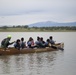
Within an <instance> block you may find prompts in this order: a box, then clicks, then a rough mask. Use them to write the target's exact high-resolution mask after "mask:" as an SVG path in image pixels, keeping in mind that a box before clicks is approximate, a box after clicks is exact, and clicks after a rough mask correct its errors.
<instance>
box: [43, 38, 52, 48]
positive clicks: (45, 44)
mask: <svg viewBox="0 0 76 75" xmlns="http://www.w3.org/2000/svg"><path fill="white" fill-rule="evenodd" d="M44 47H51V44H50V40H49V39H47V40H46V42H45V43H44Z"/></svg>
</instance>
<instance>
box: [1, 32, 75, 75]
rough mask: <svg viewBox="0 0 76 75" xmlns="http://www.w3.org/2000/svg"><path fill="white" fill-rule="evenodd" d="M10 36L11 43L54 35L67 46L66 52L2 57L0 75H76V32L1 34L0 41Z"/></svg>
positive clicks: (65, 47)
mask: <svg viewBox="0 0 76 75" xmlns="http://www.w3.org/2000/svg"><path fill="white" fill-rule="evenodd" d="M8 34H11V35H12V39H11V41H14V40H16V39H18V38H21V37H24V38H25V41H27V40H28V38H29V37H33V38H34V40H36V37H37V36H40V37H44V40H46V39H47V38H48V37H49V36H50V35H52V36H53V37H54V40H55V41H56V42H64V44H65V46H64V51H53V52H44V53H33V54H32V53H31V54H19V55H9V56H0V75H76V32H7V33H6V32H0V41H1V40H2V39H3V38H5V37H7V35H8ZM12 46H13V45H12Z"/></svg>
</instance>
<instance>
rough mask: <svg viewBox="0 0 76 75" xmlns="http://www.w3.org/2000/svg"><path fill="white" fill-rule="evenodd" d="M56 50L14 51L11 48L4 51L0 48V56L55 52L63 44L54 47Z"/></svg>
mask: <svg viewBox="0 0 76 75" xmlns="http://www.w3.org/2000/svg"><path fill="white" fill-rule="evenodd" d="M54 46H55V47H57V48H52V47H50V48H49V47H46V48H35V49H31V48H25V49H21V50H18V49H15V48H13V47H11V48H8V49H7V50H4V49H3V48H0V55H15V54H27V53H40V52H49V51H57V50H59V48H63V47H64V44H59V45H57V44H56V45H54Z"/></svg>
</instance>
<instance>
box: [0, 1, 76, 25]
mask: <svg viewBox="0 0 76 75" xmlns="http://www.w3.org/2000/svg"><path fill="white" fill-rule="evenodd" d="M41 21H55V22H76V0H0V25H27V24H31V23H35V22H41Z"/></svg>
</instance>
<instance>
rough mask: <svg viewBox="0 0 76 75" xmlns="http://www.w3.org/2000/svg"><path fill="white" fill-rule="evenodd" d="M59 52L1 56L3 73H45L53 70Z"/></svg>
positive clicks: (0, 64)
mask: <svg viewBox="0 0 76 75" xmlns="http://www.w3.org/2000/svg"><path fill="white" fill-rule="evenodd" d="M56 58H57V52H56V51H53V52H46V53H34V54H23V55H12V56H1V57H0V74H1V75H4V74H6V75H10V74H13V75H14V74H15V75H17V74H18V75H25V74H26V75H37V74H40V75H45V73H46V74H50V73H51V72H52V70H53V65H54V62H55V60H56Z"/></svg>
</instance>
